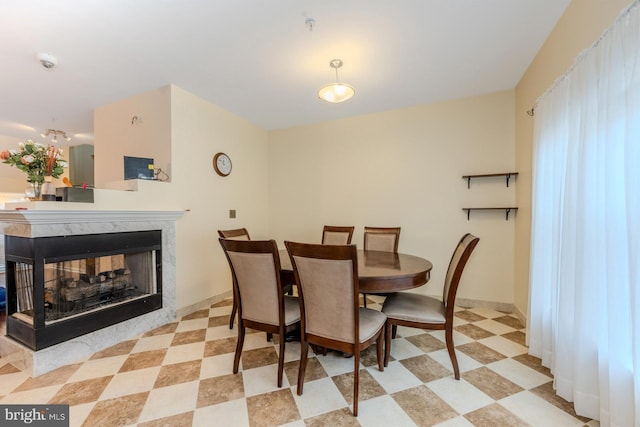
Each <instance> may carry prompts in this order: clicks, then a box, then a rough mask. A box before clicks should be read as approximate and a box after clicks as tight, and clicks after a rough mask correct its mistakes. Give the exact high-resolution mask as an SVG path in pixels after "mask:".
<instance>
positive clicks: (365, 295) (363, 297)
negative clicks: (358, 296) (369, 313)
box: [362, 294, 367, 308]
mask: <svg viewBox="0 0 640 427" xmlns="http://www.w3.org/2000/svg"><path fill="white" fill-rule="evenodd" d="M362 300H363V302H364V308H367V294H362Z"/></svg>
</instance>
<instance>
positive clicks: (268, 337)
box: [267, 332, 273, 342]
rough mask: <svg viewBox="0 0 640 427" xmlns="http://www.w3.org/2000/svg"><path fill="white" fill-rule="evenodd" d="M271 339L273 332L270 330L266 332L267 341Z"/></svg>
mask: <svg viewBox="0 0 640 427" xmlns="http://www.w3.org/2000/svg"><path fill="white" fill-rule="evenodd" d="M272 339H273V334H272V333H271V332H267V342H269V341H271V340H272Z"/></svg>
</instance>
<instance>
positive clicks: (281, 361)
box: [278, 328, 285, 387]
mask: <svg viewBox="0 0 640 427" xmlns="http://www.w3.org/2000/svg"><path fill="white" fill-rule="evenodd" d="M284 343H285V339H284V330H283V329H282V328H281V330H280V354H279V355H278V387H282V371H283V370H284Z"/></svg>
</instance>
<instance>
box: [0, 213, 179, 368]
mask: <svg viewBox="0 0 640 427" xmlns="http://www.w3.org/2000/svg"><path fill="white" fill-rule="evenodd" d="M8 205H10V204H8ZM27 205H28V207H26V208H25V207H23V206H22V205H20V206H18V207H17V208H14V209H5V210H0V228H1V229H2V234H5V235H8V236H17V237H27V238H36V237H49V236H71V235H85V234H101V233H120V232H127V231H145V230H161V232H162V265H163V268H162V283H163V292H162V308H161V309H160V310H155V311H153V312H150V313H147V314H144V315H142V316H139V317H136V318H134V319H130V320H126V321H124V322H121V323H118V324H116V325H112V326H108V327H106V328H103V329H100V330H98V331H95V332H92V333H89V334H86V335H82V336H80V337H77V338H73V339H71V340H69V341H66V342H63V343H60V344H56V345H54V346H51V347H48V348H45V349H42V350H39V351H33V350H30V349H28V348H26V347H25V346H23V345H21V344H19V343H17V342H16V341H14V340H12V339H11V338H9V337H7V336H6V335H5V331H4V330H2V331H0V357H2V358H6V359H8V360H9V361H10V362H11V363H12V364H14V365H15V366H16V367H18V368H20V369H22V370H23V371H25V372H27V373H29V374H30V375H32V376H38V375H41V374H43V373H46V372H48V371H51V370H53V369H56V368H58V367H60V366H63V365H65V364H69V363H74V362H75V361H77V360H80V359H82V358H85V357H87V356H89V355H91V354H93V353H95V352H97V351H100V350H102V349H104V348H107V347H110V346H112V345H115V344H117V343H119V342H122V341H126V340H128V339H132V338H135V337H136V336H138V335H140V334H143V333H144V332H147V331H149V330H151V329H154V328H157V327H159V326H162V325H164V324H166V323H170V322H173V321H175V318H176V306H177V304H176V262H175V256H176V249H175V245H176V220H177V219H179V218H180V217H181V216H182V215H183V214H184V211H159V210H158V211H152V210H136V211H133V210H131V211H129V210H95V209H86V210H85V209H81V206H77V207H78V208H79V209H72V205H76V204H75V203H69V204H67V203H60V202H36V203H28V204H27ZM33 205H35V206H33ZM78 205H81V204H78ZM49 208H51V209H49Z"/></svg>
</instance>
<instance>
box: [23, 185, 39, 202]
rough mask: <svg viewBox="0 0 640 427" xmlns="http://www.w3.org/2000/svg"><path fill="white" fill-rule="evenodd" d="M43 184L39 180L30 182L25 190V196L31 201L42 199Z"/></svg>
mask: <svg viewBox="0 0 640 427" xmlns="http://www.w3.org/2000/svg"><path fill="white" fill-rule="evenodd" d="M40 186H41V184H40V183H39V182H38V181H33V182H29V187H28V188H27V189H26V190H24V193H25V196H27V198H28V199H29V200H31V201H36V200H42V199H41V198H40V190H41V188H40Z"/></svg>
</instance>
